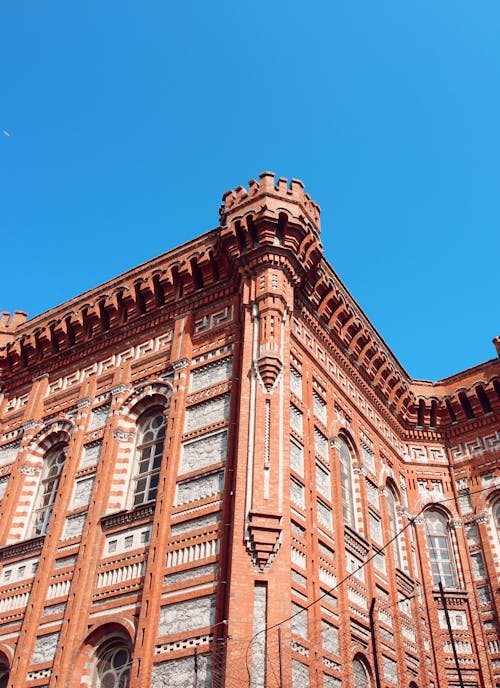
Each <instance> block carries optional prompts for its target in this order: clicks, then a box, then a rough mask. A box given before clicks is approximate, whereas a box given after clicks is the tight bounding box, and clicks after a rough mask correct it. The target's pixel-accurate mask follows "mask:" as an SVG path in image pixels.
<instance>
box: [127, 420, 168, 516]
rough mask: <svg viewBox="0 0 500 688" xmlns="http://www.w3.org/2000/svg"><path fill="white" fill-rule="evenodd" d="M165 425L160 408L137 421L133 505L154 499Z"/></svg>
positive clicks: (156, 490)
mask: <svg viewBox="0 0 500 688" xmlns="http://www.w3.org/2000/svg"><path fill="white" fill-rule="evenodd" d="M165 427H166V418H165V414H164V412H163V411H162V410H161V409H156V410H154V411H153V412H152V413H148V415H146V416H144V417H143V418H142V419H141V420H140V421H139V434H138V441H137V446H136V460H137V474H136V479H135V486H134V500H133V504H134V506H139V505H140V504H145V503H146V502H150V501H152V500H153V499H156V494H157V492H158V480H159V476H160V467H161V458H162V455H163V444H164V441H165Z"/></svg>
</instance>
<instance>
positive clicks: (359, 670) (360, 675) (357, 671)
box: [352, 657, 371, 688]
mask: <svg viewBox="0 0 500 688" xmlns="http://www.w3.org/2000/svg"><path fill="white" fill-rule="evenodd" d="M352 673H353V677H354V688H370V686H371V681H370V676H369V674H368V671H367V670H366V667H365V663H364V662H363V661H362V660H361V659H359V658H358V657H355V658H354V660H353V663H352Z"/></svg>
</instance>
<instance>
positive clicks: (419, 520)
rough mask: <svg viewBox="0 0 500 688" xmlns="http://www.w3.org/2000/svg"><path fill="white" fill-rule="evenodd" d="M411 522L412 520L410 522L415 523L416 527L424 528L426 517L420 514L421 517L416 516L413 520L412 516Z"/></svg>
mask: <svg viewBox="0 0 500 688" xmlns="http://www.w3.org/2000/svg"><path fill="white" fill-rule="evenodd" d="M409 520H410V521H413V523H414V524H415V525H416V526H423V525H425V516H423V515H422V514H420V516H414V517H413V518H412V517H411V516H409Z"/></svg>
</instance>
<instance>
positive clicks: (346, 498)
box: [337, 437, 354, 526]
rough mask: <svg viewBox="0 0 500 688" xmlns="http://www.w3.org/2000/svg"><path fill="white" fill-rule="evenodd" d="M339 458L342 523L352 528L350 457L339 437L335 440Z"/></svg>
mask: <svg viewBox="0 0 500 688" xmlns="http://www.w3.org/2000/svg"><path fill="white" fill-rule="evenodd" d="M337 443H338V444H337V446H338V448H339V456H340V484H341V486H342V513H343V516H344V523H345V524H346V525H348V526H354V491H353V484H352V455H351V450H350V448H349V445H348V444H347V442H346V441H345V440H344V439H343V438H342V437H339V438H338V440H337Z"/></svg>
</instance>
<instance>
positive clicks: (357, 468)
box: [352, 463, 368, 476]
mask: <svg viewBox="0 0 500 688" xmlns="http://www.w3.org/2000/svg"><path fill="white" fill-rule="evenodd" d="M352 471H353V473H359V475H364V476H366V475H368V469H367V468H366V466H365V465H364V464H362V463H358V464H355V465H354V466H353V467H352Z"/></svg>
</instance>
